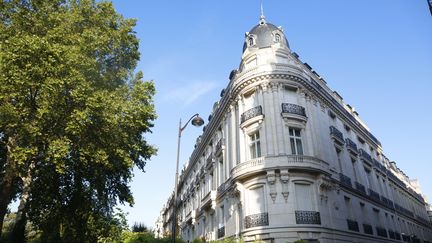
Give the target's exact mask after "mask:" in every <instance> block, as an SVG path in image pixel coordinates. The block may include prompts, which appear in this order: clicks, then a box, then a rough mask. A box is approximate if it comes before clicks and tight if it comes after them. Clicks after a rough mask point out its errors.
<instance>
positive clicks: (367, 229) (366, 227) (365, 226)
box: [363, 224, 373, 235]
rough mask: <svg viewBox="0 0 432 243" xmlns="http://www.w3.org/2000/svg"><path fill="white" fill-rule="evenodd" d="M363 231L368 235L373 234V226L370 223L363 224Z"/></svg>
mask: <svg viewBox="0 0 432 243" xmlns="http://www.w3.org/2000/svg"><path fill="white" fill-rule="evenodd" d="M363 232H364V233H365V234H368V235H373V228H372V225H370V224H363Z"/></svg>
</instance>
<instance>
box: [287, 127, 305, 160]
mask: <svg viewBox="0 0 432 243" xmlns="http://www.w3.org/2000/svg"><path fill="white" fill-rule="evenodd" d="M291 131H292V135H291ZM296 131H298V132H299V134H300V135H296ZM288 137H289V144H290V148H291V154H293V155H303V154H304V146H303V141H302V140H303V139H302V129H301V128H298V127H288ZM292 141H293V142H292ZM297 141H300V147H301V148H300V149H301V151H300V152H301V153H299V148H298V145H297Z"/></svg>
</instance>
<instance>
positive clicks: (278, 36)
mask: <svg viewBox="0 0 432 243" xmlns="http://www.w3.org/2000/svg"><path fill="white" fill-rule="evenodd" d="M280 40H281V36H280V35H279V34H276V35H275V42H276V43H279V42H280Z"/></svg>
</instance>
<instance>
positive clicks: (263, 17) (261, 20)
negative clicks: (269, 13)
mask: <svg viewBox="0 0 432 243" xmlns="http://www.w3.org/2000/svg"><path fill="white" fill-rule="evenodd" d="M259 23H260V24H265V23H266V20H265V16H264V8H263V0H261V16H260V22H259Z"/></svg>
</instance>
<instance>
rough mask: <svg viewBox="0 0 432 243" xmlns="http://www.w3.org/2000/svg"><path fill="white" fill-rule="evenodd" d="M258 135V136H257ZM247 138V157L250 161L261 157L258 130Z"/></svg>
mask: <svg viewBox="0 0 432 243" xmlns="http://www.w3.org/2000/svg"><path fill="white" fill-rule="evenodd" d="M257 135H258V136H257ZM248 138H249V146H248V147H249V156H250V158H251V159H255V158H259V157H261V154H262V153H261V137H260V132H259V130H256V131H254V132H252V133H251V134H248Z"/></svg>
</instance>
